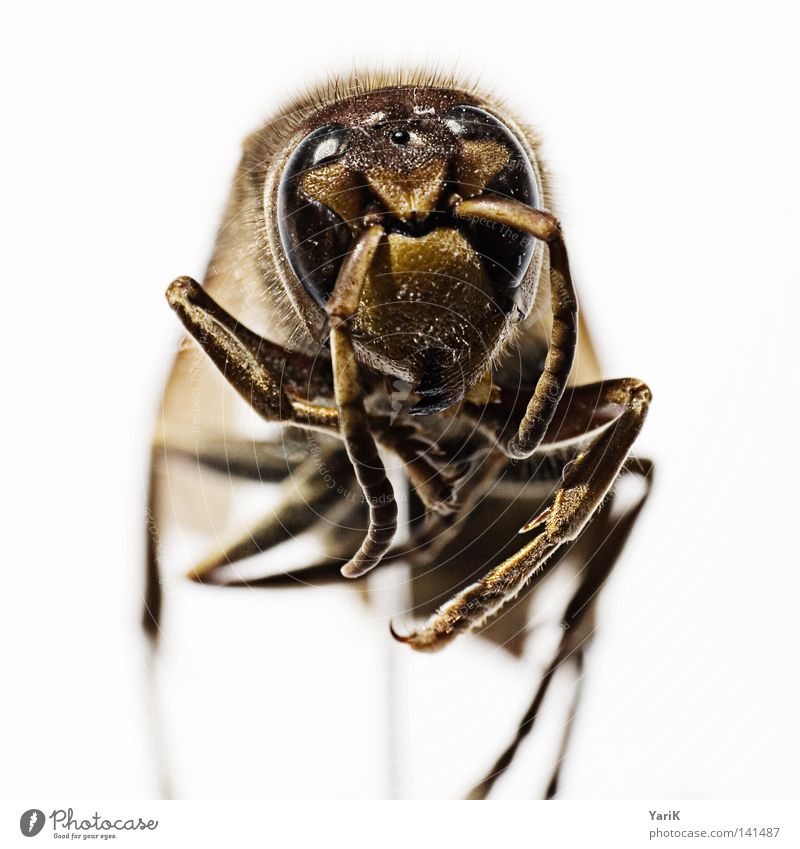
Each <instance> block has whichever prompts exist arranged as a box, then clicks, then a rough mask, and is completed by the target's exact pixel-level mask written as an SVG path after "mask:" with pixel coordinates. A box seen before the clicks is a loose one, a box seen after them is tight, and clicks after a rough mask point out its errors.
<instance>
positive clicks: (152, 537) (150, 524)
mask: <svg viewBox="0 0 800 849" xmlns="http://www.w3.org/2000/svg"><path fill="white" fill-rule="evenodd" d="M163 466H164V456H163V452H162V451H160V450H159V449H158V448H157V447H155V446H154V447H153V450H152V452H151V454H150V473H149V476H148V481H147V527H146V528H145V532H146V539H145V544H146V555H145V557H146V559H145V587H144V610H143V614H142V627H143V628H144V632H145V634H146V635H147V636H148V638H149V639H150V640H151V642H153V643H154V644H155V643H157V642H158V636H159V632H160V627H161V606H162V601H163V598H162V592H161V571H160V569H159V556H158V555H159V548H160V546H161V536H160V532H159V520H160V518H161V510H160V489H161V480H160V478H161V473H162V471H163Z"/></svg>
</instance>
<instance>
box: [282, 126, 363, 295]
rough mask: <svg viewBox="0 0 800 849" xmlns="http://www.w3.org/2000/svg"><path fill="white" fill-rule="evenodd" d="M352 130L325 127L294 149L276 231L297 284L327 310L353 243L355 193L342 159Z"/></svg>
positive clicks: (287, 167) (284, 183)
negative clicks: (349, 220) (350, 208)
mask: <svg viewBox="0 0 800 849" xmlns="http://www.w3.org/2000/svg"><path fill="white" fill-rule="evenodd" d="M349 139H350V130H348V129H347V128H346V127H343V126H341V125H340V124H327V125H325V126H323V127H319V128H317V129H316V130H314V131H313V132H311V133H309V134H308V135H307V136H306V137H305V138H304V139H303V140H302V141H301V142H300V144H298V146H297V147H296V148H295V150H294V152H293V153H292V155H291V156H290V157H289V161H288V162H287V163H286V167H285V169H284V172H283V176H282V177H281V182H280V186H279V188H278V232H279V234H280V240H281V244H282V245H283V250H284V251H285V253H286V258H287V259H288V260H289V264H290V266H291V268H292V271H294V273H295V274H296V275H297V279H298V280H299V281H300V282H301V283H302V284H303V286H304V288H305V290H306V291H307V292H308V293H309V295H311V297H312V298H313V299H314V300H315V301H316V303H317V304H318V305H319V306H321V307H324V306H325V302H326V301H327V300H328V298H329V297H330V295H331V292H332V291H333V286H334V283H335V282H336V275H337V274H338V272H339V267H340V265H341V263H342V260H343V259H344V257H345V256H346V254H347V251H348V248H349V247H350V244H351V242H352V233H351V231H350V228H349V227H348V225H347V223H346V219H347V218H348V217H349V216H348V215H347V213H348V209H347V207H348V203H347V200H348V195H349V196H350V197H349V199H350V200H356V198H354V197H353V193H354V192H355V191H356V190H355V189H354V188H353V186H352V185H351V182H352V181H351V177H350V174H349V173H348V171H347V169H346V167H345V165H344V163H343V162H342V161H341V159H342V156H343V155H344V153H345V151H346V150H347V145H348V141H349Z"/></svg>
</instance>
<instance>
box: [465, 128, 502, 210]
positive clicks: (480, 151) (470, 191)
mask: <svg viewBox="0 0 800 849" xmlns="http://www.w3.org/2000/svg"><path fill="white" fill-rule="evenodd" d="M508 160H509V152H508V148H506V147H505V146H504V145H502V144H500V143H499V142H495V141H490V140H488V139H481V140H478V141H465V142H462V144H461V153H460V155H459V157H458V193H459V194H460V195H461V197H463V198H471V197H475V195H479V194H480V193H481V192H482V191H483V190H484V189H485V188H486V186H487V184H488V183H489V181H490V180H491V179H492V178H493V177H494V176H495V175H496V174H498V173H499V172H500V171H502V169H503V168H505V167H506V165H508Z"/></svg>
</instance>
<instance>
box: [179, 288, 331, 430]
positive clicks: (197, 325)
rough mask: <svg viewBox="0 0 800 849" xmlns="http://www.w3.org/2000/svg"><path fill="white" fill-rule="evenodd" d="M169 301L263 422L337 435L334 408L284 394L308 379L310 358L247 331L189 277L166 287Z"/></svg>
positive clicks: (225, 376)
mask: <svg viewBox="0 0 800 849" xmlns="http://www.w3.org/2000/svg"><path fill="white" fill-rule="evenodd" d="M167 300H168V301H169V304H170V306H171V307H172V308H173V309H174V310H175V312H176V313H177V314H178V317H179V318H180V320H181V322H182V324H183V326H184V327H185V328H186V330H187V331H188V332H189V333H190V334H191V335H192V336H193V337H194V339H195V340H196V341H197V343H198V344H199V345H200V347H201V348H202V349H203V351H205V353H206V354H207V355H208V357H209V359H210V360H211V361H212V362H213V363H214V365H215V366H216V367H217V368H218V369H219V370H220V372H221V373H222V375H223V377H224V378H225V379H226V380H227V381H228V383H230V385H231V386H232V387H233V388H234V389H235V390H236V391H237V392H238V393H239V395H240V396H241V397H242V398H243V399H244V400H245V401H246V402H247V403H248V404H249V405H250V406H251V407H252V408H253V409H254V410H255V411H256V412H257V413H258V414H259V415H260V416H261V417H262V418H264V419H266V420H267V421H273V422H282V423H284V424H294V425H297V426H298V427H304V428H309V429H312V430H321V431H324V432H326V433H331V432H333V433H338V430H339V419H338V414H337V412H336V410H335V409H333V408H331V407H323V406H321V405H319V404H312V403H310V402H308V401H306V400H304V399H302V398H292V399H290V398H289V396H288V395H287V393H286V391H285V389H284V386H287V387H289V388H293V387H296V385H297V383H298V382H300V381H301V380H302V377H301V375H303V374H305V375H308V374H310V363H311V360H310V359H308V358H304V357H301V356H299V355H296V354H292V353H291V352H288V351H285V350H284V349H283V348H280V347H279V346H277V345H274V344H273V343H271V342H269V341H267V340H266V339H264V338H262V337H261V336H258V335H257V334H256V333H253V332H252V331H251V330H248V329H247V328H246V327H245V326H244V325H242V324H240V323H239V322H238V321H236V319H235V318H233V316H231V315H230V314H229V313H227V312H226V311H225V310H224V309H223V308H222V307H221V306H220V305H219V304H218V303H217V302H216V301H215V300H214V299H213V298H212V297H211V296H210V295H209V294H208V293H207V292H206V291H205V290H204V289H203V288H202V287H201V286H200V284H199V283H197V282H196V281H195V280H192V278H191V277H179V278H178V279H177V280H175V281H174V282H173V283H172V284H170V287H169V288H168V289H167ZM293 372H294V373H295V374H294V375H293ZM293 378H294V379H293ZM307 381H308V378H307V377H306V382H307Z"/></svg>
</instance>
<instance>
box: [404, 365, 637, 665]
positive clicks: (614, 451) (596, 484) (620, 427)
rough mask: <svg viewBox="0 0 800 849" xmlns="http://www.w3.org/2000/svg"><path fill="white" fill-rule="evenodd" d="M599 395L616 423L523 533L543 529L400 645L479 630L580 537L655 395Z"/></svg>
mask: <svg viewBox="0 0 800 849" xmlns="http://www.w3.org/2000/svg"><path fill="white" fill-rule="evenodd" d="M599 392H600V394H601V396H602V398H603V404H604V405H612V406H613V407H614V408H615V409H616V411H617V414H616V417H615V419H614V420H613V422H612V423H611V424H610V425H608V426H607V427H605V428H604V429H602V430H601V431H600V432H599V433H598V434H597V435H595V436H594V438H593V440H592V441H591V443H590V444H589V446H588V447H587V448H586V449H585V450H584V451H582V452H581V453H580V454H578V456H577V457H576V458H575V459H574V460H573V461H572V462H570V463H569V464H568V465H567V466H566V468H565V469H564V472H563V479H562V484H561V487H560V488H559V489H558V491H557V492H556V494H555V496H554V498H553V501H552V503H551V505H550V506H549V507H548V508H547V509H546V510H544V511H543V512H542V513H540V514H539V516H537V517H536V518H534V519H532V520H531V521H530V522H529V523H528V524H526V525H525V526H524V527H523V528H522V531H521V532H523V533H524V532H528V531H531V530H533V529H534V528H538V527H540V526H543V528H544V529H543V530H542V531H541V532H540V533H539V534H538V535H537V536H536V537H535V538H534V539H533V540H532V541H531V542H530V543H528V545H526V546H525V547H524V548H523V549H521V550H520V551H519V552H518V553H517V554H515V555H513V556H512V557H510V558H508V560H506V561H505V562H504V563H502V564H500V565H499V566H497V567H496V568H495V569H493V570H492V571H491V572H489V574H487V575H486V576H485V577H483V578H482V579H481V580H479V581H477V582H476V583H474V584H472V585H471V586H470V587H468V588H467V589H466V590H464V591H463V592H462V593H459V594H458V595H457V596H456V597H455V598H453V599H452V600H451V601H449V602H448V603H447V604H445V605H444V606H442V607H441V608H440V609H439V610H438V611H437V612H436V614H434V616H433V617H432V618H431V619H430V620H429V621H428V622H427V623H426V624H425V625H424V627H423V628H422V629H421V630H420V631H417V632H416V633H412V634H410V635H408V636H404V637H398V639H400V640H401V642H405V643H408V644H409V645H411V646H412V648H415V649H420V650H433V649H439V648H442V647H443V646H444V645H446V644H447V643H449V642H450V641H451V640H452V639H453V638H455V637H456V636H457V635H458V634H460V633H464V632H467V631H472V630H475V629H476V628H479V627H480V626H481V625H483V624H484V622H486V620H487V619H488V618H489V617H490V616H492V615H493V614H495V613H496V612H497V611H499V610H500V608H501V607H502V606H503V605H504V604H505V603H506V602H508V601H510V600H511V599H513V598H515V597H516V596H517V595H518V594H519V592H520V590H521V589H522V588H523V587H524V586H525V585H526V584H527V582H528V581H529V580H530V579H531V577H532V576H533V575H534V574H536V573H537V572H539V571H540V569H541V568H542V567H543V564H544V563H545V561H546V560H547V559H548V558H549V557H550V556H551V555H552V554H553V553H554V552H555V551H556V550H557V549H558V548H559V547H560V546H561V545H563V544H564V543H565V542H568V541H570V540H573V539H575V538H576V537H577V536H578V535H579V534H580V532H581V531H582V530H583V528H584V526H585V525H586V523H587V522H588V521H589V519H590V518H591V516H592V515H593V514H594V513H595V511H596V510H597V509H598V507H599V506H600V505H601V503H602V502H603V499H604V498H605V496H606V495H607V493H608V492H609V490H610V489H611V486H612V485H613V483H614V481H615V479H616V477H617V475H618V474H619V471H620V469H621V468H622V465H623V463H624V462H625V459H626V458H627V456H628V452H629V451H630V448H631V446H632V445H633V442H634V441H635V439H636V437H637V436H638V434H639V431H640V430H641V427H642V423H643V422H644V419H645V416H646V415H647V408H648V405H649V402H650V390H649V389H648V388H647V387H646V386H645V385H644V384H643V383H641V382H639V381H636V380H617V381H609V382H607V383H604V384H601V385H599ZM396 636H397V635H396Z"/></svg>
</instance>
